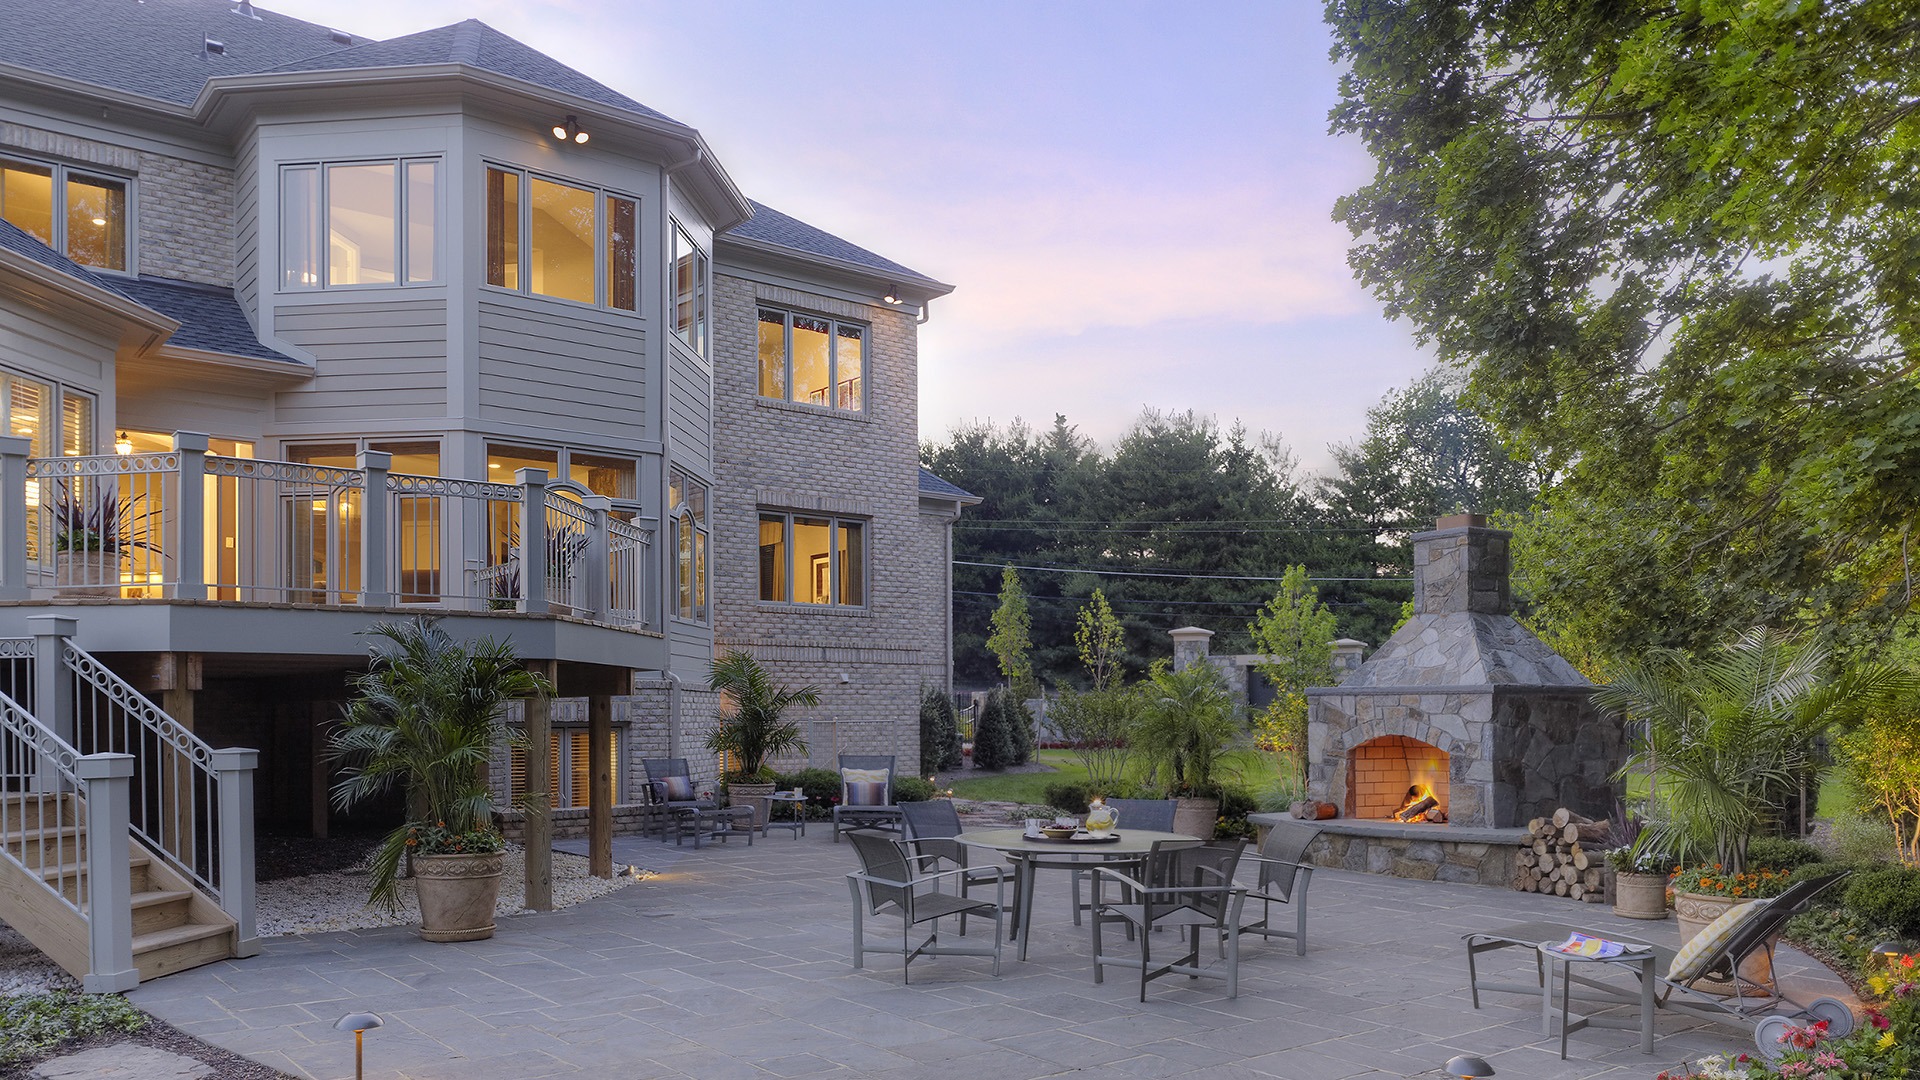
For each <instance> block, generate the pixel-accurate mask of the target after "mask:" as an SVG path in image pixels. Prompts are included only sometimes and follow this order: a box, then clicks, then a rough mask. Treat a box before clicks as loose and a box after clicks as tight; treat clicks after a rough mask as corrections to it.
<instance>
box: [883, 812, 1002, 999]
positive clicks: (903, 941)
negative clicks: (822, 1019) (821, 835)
mask: <svg viewBox="0 0 1920 1080" xmlns="http://www.w3.org/2000/svg"><path fill="white" fill-rule="evenodd" d="M847 836H848V838H849V839H850V840H851V841H852V842H853V850H854V854H856V855H858V856H859V858H860V870H859V871H858V872H857V873H852V874H848V875H847V888H848V890H849V891H850V892H852V894H853V966H854V970H856V971H857V970H859V969H861V968H863V967H865V966H866V955H867V954H868V953H870V952H886V953H891V952H894V951H896V950H894V949H892V948H884V949H883V948H873V947H870V946H868V945H867V939H866V918H867V916H869V915H880V914H887V913H891V914H894V915H898V916H899V917H900V948H899V949H898V950H897V951H898V952H899V953H900V955H901V956H903V957H905V960H904V962H903V963H902V964H901V968H900V978H901V981H902V982H908V983H910V982H912V981H913V980H912V976H911V968H912V966H913V962H914V961H915V960H916V959H918V958H920V957H922V956H991V957H993V973H994V974H995V975H999V974H1000V944H1001V941H1002V939H1003V938H1004V937H1005V936H1006V935H1005V934H1004V933H1003V932H1002V931H1003V930H1004V929H1005V927H1004V925H1003V924H1002V920H1001V910H1002V908H1003V907H1004V906H1005V903H1006V870H1005V869H1004V868H1002V867H998V866H994V867H980V868H976V869H975V870H966V869H960V868H956V869H953V870H945V871H940V872H937V873H927V872H924V871H922V870H921V869H920V866H919V862H920V859H919V858H918V857H917V856H916V854H915V852H914V850H913V844H912V842H911V841H906V840H900V839H898V838H896V837H894V836H891V835H889V834H887V833H883V832H877V831H875V830H872V829H855V830H853V831H851V832H849V833H848V834H847ZM981 873H984V874H986V875H991V880H992V881H993V883H994V898H993V899H992V900H986V899H979V900H975V899H972V898H970V897H966V896H959V895H955V894H954V893H946V892H941V891H939V889H938V883H939V882H940V881H942V880H945V879H955V880H958V879H961V878H963V877H964V876H965V875H968V874H981ZM948 915H959V916H962V917H963V918H964V917H965V916H968V915H972V916H975V917H977V918H984V919H992V920H993V944H992V945H991V946H979V947H968V946H956V945H942V944H940V922H939V920H941V919H943V918H945V917H947V916H948ZM923 923H928V924H931V925H930V926H929V927H928V931H929V932H928V935H927V937H926V938H925V939H924V940H922V941H921V942H920V943H919V944H917V945H916V944H913V941H912V935H913V930H914V928H915V927H917V926H920V925H921V924H923ZM961 934H962V936H964V935H965V934H966V930H965V928H964V926H963V927H962V929H961Z"/></svg>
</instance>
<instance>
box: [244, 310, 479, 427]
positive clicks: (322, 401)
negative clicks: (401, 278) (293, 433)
mask: <svg viewBox="0 0 1920 1080" xmlns="http://www.w3.org/2000/svg"><path fill="white" fill-rule="evenodd" d="M274 330H275V332H276V333H277V334H278V335H279V336H280V338H281V339H282V340H283V341H285V342H287V343H288V344H289V345H294V346H297V347H299V348H301V349H304V350H306V351H307V352H308V353H310V354H311V355H312V356H313V358H314V367H315V377H314V380H313V382H312V383H310V384H308V385H307V386H305V387H302V388H301V389H299V390H291V391H287V392H285V393H282V394H280V395H279V397H278V400H277V406H276V413H277V416H278V418H279V420H280V421H281V422H283V423H294V422H311V423H327V422H332V421H341V422H351V421H354V420H360V419H405V418H410V417H422V416H444V415H445V414H446V411H447V305H446V302H445V300H443V299H442V298H440V297H437V296H436V297H430V298H421V299H405V300H360V301H338V302H329V303H315V304H304V303H303V304H298V305H288V304H285V303H282V305H281V306H280V308H279V309H278V311H277V312H276V313H275V317H274Z"/></svg>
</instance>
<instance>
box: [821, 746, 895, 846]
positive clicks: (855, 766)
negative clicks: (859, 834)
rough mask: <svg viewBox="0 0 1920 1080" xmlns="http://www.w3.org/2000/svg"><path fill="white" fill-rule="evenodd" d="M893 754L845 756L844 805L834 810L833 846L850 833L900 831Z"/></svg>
mask: <svg viewBox="0 0 1920 1080" xmlns="http://www.w3.org/2000/svg"><path fill="white" fill-rule="evenodd" d="M893 763H894V757H893V755H892V754H841V755H840V801H839V803H837V804H836V805H835V806H834V808H833V842H834V843H836V844H837V843H839V842H840V834H841V833H843V832H845V831H847V830H848V829H886V830H897V829H899V828H900V808H899V807H898V806H895V805H894V804H893Z"/></svg>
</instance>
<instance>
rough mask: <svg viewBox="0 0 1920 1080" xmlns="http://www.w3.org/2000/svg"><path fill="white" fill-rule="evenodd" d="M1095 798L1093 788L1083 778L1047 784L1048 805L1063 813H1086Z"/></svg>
mask: <svg viewBox="0 0 1920 1080" xmlns="http://www.w3.org/2000/svg"><path fill="white" fill-rule="evenodd" d="M1092 798H1093V789H1092V788H1091V787H1089V786H1088V785H1087V783H1086V782H1085V781H1081V780H1064V781H1061V782H1060V783H1057V784H1048V785H1047V805H1048V806H1051V807H1053V808H1054V809H1055V810H1058V811H1060V812H1061V813H1063V814H1084V813H1086V812H1087V804H1088V802H1089V801H1090V800H1091V799H1092Z"/></svg>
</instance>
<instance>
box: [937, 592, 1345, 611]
mask: <svg viewBox="0 0 1920 1080" xmlns="http://www.w3.org/2000/svg"><path fill="white" fill-rule="evenodd" d="M953 595H955V596H979V597H986V598H988V599H989V600H992V599H993V598H995V597H998V596H999V595H1000V594H999V593H997V592H974V591H972V590H970V589H954V590H953ZM1021 595H1022V596H1023V597H1024V598H1025V599H1028V600H1037V601H1040V602H1042V603H1049V604H1083V603H1086V600H1085V598H1083V597H1078V596H1037V595H1035V594H1033V593H1022V594H1021ZM960 602H961V603H963V604H973V605H974V606H976V607H994V606H997V604H996V603H988V602H980V601H973V600H962V601H960ZM1107 603H1109V604H1111V605H1112V606H1113V607H1115V608H1119V609H1132V608H1148V609H1151V608H1163V607H1231V608H1260V607H1265V606H1266V603H1267V602H1266V601H1265V600H1116V599H1113V598H1112V597H1109V598H1108V599H1107ZM1320 603H1321V604H1322V605H1324V606H1326V607H1365V606H1367V605H1366V601H1364V600H1322V601H1320Z"/></svg>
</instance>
